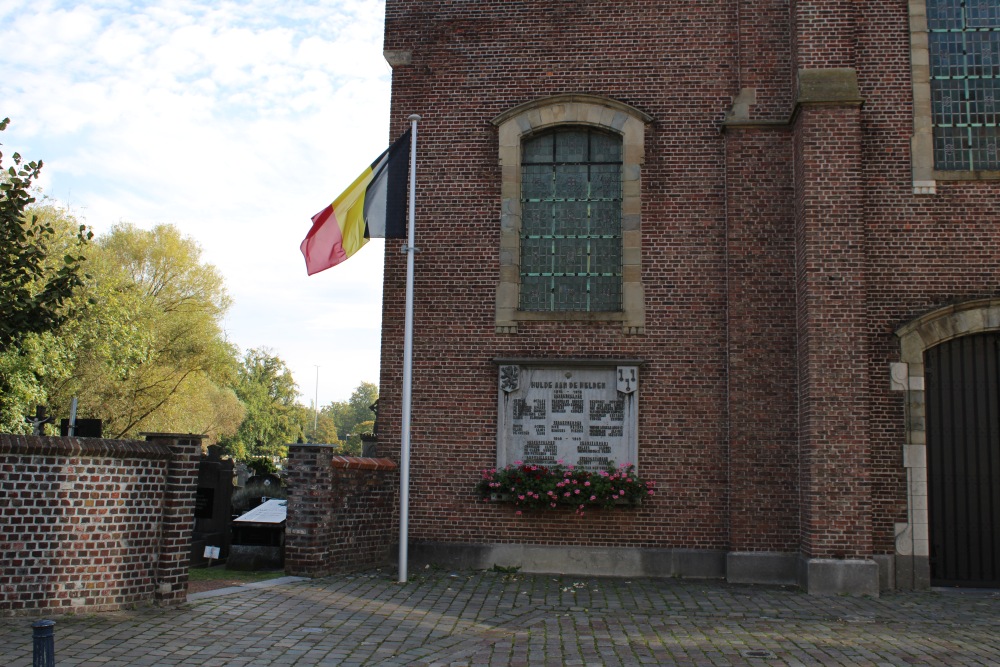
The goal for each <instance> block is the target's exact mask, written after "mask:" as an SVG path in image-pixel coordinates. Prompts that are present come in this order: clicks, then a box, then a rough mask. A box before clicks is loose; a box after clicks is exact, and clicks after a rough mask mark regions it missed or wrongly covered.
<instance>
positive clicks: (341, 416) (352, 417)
mask: <svg viewBox="0 0 1000 667" xmlns="http://www.w3.org/2000/svg"><path fill="white" fill-rule="evenodd" d="M377 400H378V385H376V384H373V383H371V382H362V383H361V384H359V385H358V386H357V388H356V389H355V390H354V392H353V393H352V394H351V397H350V398H349V399H347V400H346V401H334V402H332V403H330V404H329V405H326V406H324V407H323V408H322V410H321V414H324V415H327V416H328V417H330V418H331V419H332V420H333V422H334V424H336V427H337V437H338V438H339V439H340V440H341V441H343V443H344V445H343V450H344V452H345V453H348V454H355V455H356V454H360V453H361V437H360V436H361V434H362V433H371V432H372V429H373V428H374V426H375V422H374V419H373V417H374V416H375V415H374V413H373V412H372V411H371V406H372V405H373V404H374V403H375V401H377Z"/></svg>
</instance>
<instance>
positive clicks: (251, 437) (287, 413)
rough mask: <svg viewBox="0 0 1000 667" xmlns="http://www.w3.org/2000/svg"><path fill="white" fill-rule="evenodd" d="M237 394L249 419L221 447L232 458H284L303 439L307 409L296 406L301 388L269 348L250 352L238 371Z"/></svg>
mask: <svg viewBox="0 0 1000 667" xmlns="http://www.w3.org/2000/svg"><path fill="white" fill-rule="evenodd" d="M237 374H238V377H237V380H236V386H235V389H236V395H237V396H238V397H239V399H240V401H241V402H242V403H243V406H244V408H245V410H246V416H245V417H244V418H243V422H242V423H241V424H240V426H239V429H237V431H236V433H235V434H233V435H232V436H230V437H226V438H222V439H221V440H220V444H221V445H222V446H223V447H224V448H225V450H226V451H227V452H228V453H229V454H231V455H232V456H233V457H235V458H238V459H241V460H247V459H248V458H249V457H251V456H281V457H284V456H286V455H287V453H288V447H287V445H288V444H289V443H293V442H297V441H298V440H299V439H300V438H302V437H303V431H302V426H303V423H304V420H305V414H306V409H305V408H304V407H302V406H301V405H299V404H298V403H297V398H298V394H299V390H298V386H297V385H296V384H295V380H294V378H293V377H292V372H291V371H290V370H289V369H288V366H286V365H285V362H284V361H282V360H281V358H279V357H278V356H276V355H274V354H272V353H271V351H270V350H267V349H252V350H248V351H247V352H246V354H245V355H244V356H243V360H242V362H241V363H240V365H239V368H238V371H237Z"/></svg>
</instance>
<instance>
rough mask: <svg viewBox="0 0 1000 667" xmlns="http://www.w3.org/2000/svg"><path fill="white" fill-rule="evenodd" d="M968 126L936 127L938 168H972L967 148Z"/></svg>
mask: <svg viewBox="0 0 1000 667" xmlns="http://www.w3.org/2000/svg"><path fill="white" fill-rule="evenodd" d="M967 139H968V128H964V127H936V128H934V164H935V165H936V166H937V167H938V169H958V170H967V169H972V156H971V155H969V152H968V151H967V150H966V148H967Z"/></svg>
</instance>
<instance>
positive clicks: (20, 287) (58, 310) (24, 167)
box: [0, 118, 92, 350]
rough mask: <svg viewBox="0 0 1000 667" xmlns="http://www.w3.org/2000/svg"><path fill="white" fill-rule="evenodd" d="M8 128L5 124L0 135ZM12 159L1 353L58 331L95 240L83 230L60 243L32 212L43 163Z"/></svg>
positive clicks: (5, 182) (4, 229) (2, 209)
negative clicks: (28, 337)
mask: <svg viewBox="0 0 1000 667" xmlns="http://www.w3.org/2000/svg"><path fill="white" fill-rule="evenodd" d="M8 123H10V119H9V118H4V119H3V120H2V121H0V132H2V131H4V130H6V129H7V125H8ZM11 158H12V160H13V162H14V164H13V165H12V166H11V167H9V168H8V169H7V171H6V172H5V173H4V175H3V179H2V180H0V350H5V349H7V348H8V347H9V346H10V345H11V344H12V343H13V342H14V341H16V340H17V338H18V337H20V336H21V335H23V334H28V333H36V334H38V333H45V332H47V331H54V330H56V329H58V328H59V326H60V325H62V323H63V322H64V321H65V320H66V319H67V318H68V317H70V316H71V315H72V310H71V309H69V308H67V307H66V305H67V304H66V302H67V301H68V300H69V299H70V297H71V296H72V295H73V292H74V291H75V290H76V289H77V288H78V287H79V286H80V285H81V284H82V282H83V277H84V276H83V267H82V264H83V261H84V254H83V250H84V248H85V247H86V245H87V242H88V241H89V240H90V238H91V237H92V234H91V232H89V231H88V230H87V228H86V227H85V226H83V225H80V226H79V228H78V229H77V230H76V232H75V238H74V242H73V243H71V244H66V243H60V239H59V233H58V232H57V230H56V228H55V227H53V226H52V225H51V224H47V222H46V221H45V220H42V219H39V217H38V216H36V215H34V214H33V213H32V211H31V208H30V207H31V205H32V204H33V203H34V202H35V197H34V196H33V195H32V188H33V184H34V182H35V181H36V180H37V179H38V175H39V173H40V172H41V170H42V162H41V161H38V162H35V161H31V162H24V161H22V159H21V156H20V155H18V154H17V153H14V154H13V155H12V156H11ZM2 166H3V153H0V169H2ZM59 251H61V252H59ZM56 252H58V253H59V254H58V255H57V256H53V255H54V253H56Z"/></svg>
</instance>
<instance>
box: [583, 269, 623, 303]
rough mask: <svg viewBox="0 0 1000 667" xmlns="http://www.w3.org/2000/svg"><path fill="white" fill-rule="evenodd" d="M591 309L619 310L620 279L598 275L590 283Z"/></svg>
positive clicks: (620, 296)
mask: <svg viewBox="0 0 1000 667" xmlns="http://www.w3.org/2000/svg"><path fill="white" fill-rule="evenodd" d="M590 304H591V310H621V307H622V281H621V280H619V279H617V278H605V277H598V278H594V279H593V280H591V283H590Z"/></svg>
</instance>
